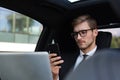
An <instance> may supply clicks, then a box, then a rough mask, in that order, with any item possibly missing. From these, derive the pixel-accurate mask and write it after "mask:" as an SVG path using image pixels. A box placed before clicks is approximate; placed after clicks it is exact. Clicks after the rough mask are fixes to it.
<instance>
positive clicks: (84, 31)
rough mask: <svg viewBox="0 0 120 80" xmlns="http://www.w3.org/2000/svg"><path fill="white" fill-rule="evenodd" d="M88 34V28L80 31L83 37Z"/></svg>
mask: <svg viewBox="0 0 120 80" xmlns="http://www.w3.org/2000/svg"><path fill="white" fill-rule="evenodd" d="M86 34H87V30H82V31H80V32H79V35H80V36H81V37H85V36H86Z"/></svg>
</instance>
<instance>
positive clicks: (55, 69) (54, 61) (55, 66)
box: [49, 53, 64, 80]
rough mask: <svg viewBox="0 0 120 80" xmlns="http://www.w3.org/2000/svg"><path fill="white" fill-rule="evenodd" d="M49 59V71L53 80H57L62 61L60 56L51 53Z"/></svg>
mask: <svg viewBox="0 0 120 80" xmlns="http://www.w3.org/2000/svg"><path fill="white" fill-rule="evenodd" d="M49 58H50V64H51V70H52V74H53V80H57V79H58V76H59V70H60V68H61V66H59V65H60V64H62V63H63V62H64V61H63V60H62V59H61V57H60V56H57V54H55V53H51V54H50V55H49Z"/></svg>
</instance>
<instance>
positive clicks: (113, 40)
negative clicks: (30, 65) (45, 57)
mask: <svg viewBox="0 0 120 80" xmlns="http://www.w3.org/2000/svg"><path fill="white" fill-rule="evenodd" d="M115 1H118V0H114V1H112V0H79V1H76V2H70V1H69V0H0V7H3V8H6V9H10V10H13V11H16V12H19V13H21V14H24V15H27V16H29V17H30V18H33V19H35V20H36V21H38V22H40V23H42V25H43V30H42V32H41V33H40V35H39V38H38V40H37V42H36V46H35V50H34V51H35V52H39V51H48V45H49V44H51V43H52V41H54V43H58V44H59V49H60V54H61V55H62V56H63V58H65V59H66V60H67V57H68V56H65V55H67V54H69V56H73V55H72V54H73V53H74V52H76V50H78V47H77V45H76V43H75V41H74V39H73V38H72V37H71V32H72V25H71V23H72V21H73V19H74V18H76V17H78V16H79V15H82V14H89V15H91V16H92V17H93V18H95V19H96V20H97V23H98V30H99V35H98V36H97V42H96V44H97V45H98V47H99V48H101V49H103V48H112V49H114V48H117V49H120V32H119V31H112V32H111V29H116V30H120V14H119V8H118V7H119V3H120V2H119V1H118V2H115ZM68 65H69V64H68Z"/></svg>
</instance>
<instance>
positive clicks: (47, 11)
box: [0, 0, 119, 26]
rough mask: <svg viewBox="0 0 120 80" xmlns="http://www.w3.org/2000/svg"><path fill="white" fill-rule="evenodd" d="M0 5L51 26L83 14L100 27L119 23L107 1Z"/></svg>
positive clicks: (35, 0) (33, 0) (16, 0)
mask: <svg viewBox="0 0 120 80" xmlns="http://www.w3.org/2000/svg"><path fill="white" fill-rule="evenodd" d="M0 5H1V6H3V7H6V8H9V9H12V10H15V11H17V12H20V13H22V14H25V15H28V16H30V17H32V18H34V19H36V20H38V21H40V22H41V23H43V24H45V25H51V26H57V25H59V24H61V23H66V21H68V22H69V21H71V20H72V19H73V18H75V17H77V16H78V15H80V14H83V13H88V14H91V15H93V16H94V17H95V18H96V19H97V20H98V24H99V25H102V24H107V23H110V22H116V21H119V20H118V19H117V15H116V13H115V12H114V11H113V9H112V7H111V6H110V4H109V3H108V1H107V0H85V1H84V0H83V1H82V2H80V1H79V2H78V3H70V2H69V1H67V0H10V1H8V0H0ZM106 10H107V12H105V11H106Z"/></svg>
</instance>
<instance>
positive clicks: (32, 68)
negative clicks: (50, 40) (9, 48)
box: [0, 52, 53, 80]
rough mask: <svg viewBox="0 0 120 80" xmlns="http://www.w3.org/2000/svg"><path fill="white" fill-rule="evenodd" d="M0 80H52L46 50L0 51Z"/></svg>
mask: <svg viewBox="0 0 120 80" xmlns="http://www.w3.org/2000/svg"><path fill="white" fill-rule="evenodd" d="M0 78H1V80H53V79H52V73H51V69H50V61H49V55H48V53H47V52H20V53H17V52H16V53H15V52H13V53H12V52H10V53H9V52H8V53H7V52H6V53H3V52H0Z"/></svg>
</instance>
